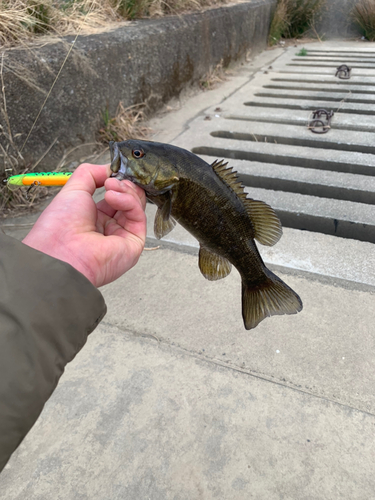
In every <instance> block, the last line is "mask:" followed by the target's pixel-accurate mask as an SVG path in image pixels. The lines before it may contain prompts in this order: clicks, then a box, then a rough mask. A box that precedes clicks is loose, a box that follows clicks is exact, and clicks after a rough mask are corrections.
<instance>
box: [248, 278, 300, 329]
mask: <svg viewBox="0 0 375 500" xmlns="http://www.w3.org/2000/svg"><path fill="white" fill-rule="evenodd" d="M266 275H267V278H266V280H265V281H264V283H262V284H261V285H257V286H255V287H254V286H251V285H250V284H249V285H246V283H244V282H243V281H242V317H243V320H244V323H245V328H246V330H251V329H252V328H255V327H256V326H257V325H258V324H259V323H260V322H261V321H262V320H263V319H265V318H267V317H268V316H273V315H276V314H296V313H298V312H299V311H301V310H302V301H301V299H300V298H299V296H298V295H297V294H296V293H295V292H294V291H293V290H292V289H291V288H289V287H288V285H286V284H285V283H284V282H283V281H282V280H281V279H280V278H278V277H277V276H276V275H275V274H273V273H272V272H271V271H269V270H268V269H267V270H266Z"/></svg>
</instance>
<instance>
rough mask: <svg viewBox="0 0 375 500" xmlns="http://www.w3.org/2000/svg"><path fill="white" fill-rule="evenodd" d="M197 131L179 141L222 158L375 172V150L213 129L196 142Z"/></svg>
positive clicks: (341, 170) (354, 171)
mask: <svg viewBox="0 0 375 500" xmlns="http://www.w3.org/2000/svg"><path fill="white" fill-rule="evenodd" d="M233 121H234V120H233ZM202 133H203V131H202ZM197 135H198V129H195V130H194V133H192V134H191V136H188V135H187V136H186V139H191V140H189V141H186V142H185V141H180V140H179V141H178V144H176V145H179V144H183V143H185V144H189V145H190V147H191V148H192V151H193V152H194V153H196V154H198V155H209V156H216V157H218V158H227V159H236V160H249V161H259V162H262V163H274V164H278V165H290V166H294V167H304V168H311V169H315V170H333V171H336V172H346V173H354V174H360V175H371V176H373V175H374V174H375V168H374V167H375V156H374V155H372V154H365V153H356V152H350V151H335V150H334V149H318V148H312V147H306V146H292V145H284V144H275V143H271V142H250V141H239V140H234V139H223V138H221V137H213V136H212V135H211V134H210V133H209V132H208V133H207V135H208V138H207V139H208V140H207V141H204V140H201V141H199V142H197V141H196V140H195V141H194V142H193V140H192V139H193V138H195V139H197ZM210 135H211V136H210ZM203 144H207V145H203ZM182 147H184V146H182Z"/></svg>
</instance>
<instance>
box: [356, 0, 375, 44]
mask: <svg viewBox="0 0 375 500" xmlns="http://www.w3.org/2000/svg"><path fill="white" fill-rule="evenodd" d="M352 16H353V18H354V21H355V22H356V24H357V25H358V27H359V29H360V30H361V32H362V33H363V35H364V36H365V37H366V38H367V40H370V42H373V41H375V2H374V0H360V1H359V2H357V3H356V5H355V6H354V7H353V10H352Z"/></svg>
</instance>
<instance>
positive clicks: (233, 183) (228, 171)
mask: <svg viewBox="0 0 375 500" xmlns="http://www.w3.org/2000/svg"><path fill="white" fill-rule="evenodd" d="M227 165H228V162H225V163H224V160H220V161H219V160H215V161H214V162H213V163H212V165H211V167H212V168H213V169H214V171H215V173H216V174H217V176H218V177H220V179H221V180H222V181H224V182H225V184H226V185H227V186H228V187H230V188H231V189H232V190H233V191H234V192H235V193H236V195H237V196H238V197H239V198H241V199H242V200H246V193H245V191H244V186H243V184H242V183H241V182H240V181H239V180H238V175H237V172H236V171H234V170H233V168H232V167H227Z"/></svg>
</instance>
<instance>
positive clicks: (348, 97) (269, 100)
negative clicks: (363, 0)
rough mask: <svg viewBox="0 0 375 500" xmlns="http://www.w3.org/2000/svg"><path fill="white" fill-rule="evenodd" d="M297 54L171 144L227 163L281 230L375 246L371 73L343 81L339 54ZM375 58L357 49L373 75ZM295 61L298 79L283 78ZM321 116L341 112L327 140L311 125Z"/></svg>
mask: <svg viewBox="0 0 375 500" xmlns="http://www.w3.org/2000/svg"><path fill="white" fill-rule="evenodd" d="M347 50H348V53H347V54H346V56H348V55H350V53H351V51H350V49H349V47H348V49H347ZM372 51H373V52H375V51H374V50H372ZM295 53H296V48H295V47H292V48H290V49H287V50H286V51H285V53H284V54H283V55H281V56H280V57H279V58H278V59H277V60H276V61H274V62H273V63H272V65H268V66H264V67H263V68H262V70H261V71H259V72H258V73H257V74H256V75H255V76H254V78H253V79H252V80H251V81H250V82H249V83H247V84H245V85H243V86H242V87H241V88H240V89H239V90H238V91H237V92H235V93H234V94H233V95H231V96H229V97H228V98H227V99H226V100H224V101H223V103H222V104H221V105H220V106H216V107H214V106H212V107H211V108H208V109H207V110H206V115H205V116H200V117H197V118H196V119H195V120H194V121H193V122H192V123H191V124H190V127H189V129H188V130H187V131H186V132H185V133H184V134H182V135H181V136H180V137H179V138H178V139H177V141H175V143H176V144H177V145H180V146H181V147H185V148H187V149H190V150H191V151H193V152H194V153H196V154H198V155H203V157H204V158H205V159H206V160H207V161H208V162H209V163H212V161H213V160H214V159H217V158H218V159H221V158H225V159H227V160H228V161H229V164H230V166H232V167H233V168H234V169H235V170H237V171H238V173H239V177H240V179H241V181H242V182H243V183H244V185H245V186H246V191H247V192H248V193H249V194H250V196H251V197H253V198H256V199H261V200H264V201H266V202H267V203H269V204H270V205H271V206H272V207H273V208H274V209H275V210H276V212H277V213H278V215H279V217H280V219H281V221H282V224H283V226H284V227H288V228H294V229H302V230H308V231H314V232H320V233H322V234H326V235H335V236H341V237H343V238H348V239H356V240H359V241H363V242H370V243H375V170H374V167H375V135H374V132H375V123H374V120H373V115H374V114H375V98H374V97H373V96H375V72H374V71H375V70H371V69H366V75H365V76H361V75H360V73H358V71H357V70H356V71H355V72H353V77H352V78H351V79H350V80H340V79H338V78H336V77H335V76H334V73H333V74H332V71H334V70H335V67H336V66H335V65H336V63H337V66H338V65H339V63H340V64H341V63H343V62H344V61H341V57H342V56H341V55H340V56H337V54H336V53H333V54H331V53H330V51H329V50H327V51H325V53H324V54H320V55H319V57H318V55H317V54H313V55H314V57H310V55H311V54H312V52H311V51H310V50H309V51H308V54H309V57H307V58H303V57H298V58H297V59H298V60H297V61H295V59H296V56H295ZM373 55H374V54H372V53H370V52H369V51H367V52H366V51H365V52H364V53H363V56H364V57H363V58H361V51H358V50H357V51H356V52H355V53H354V52H353V54H352V56H351V57H352V58H354V59H356V61H358V64H357V66H358V65H360V64H362V63H363V61H365V63H366V68H368V67H369V65H370V62H371V58H372V56H373ZM321 56H322V57H321ZM327 58H330V59H332V61H330V62H328V61H327ZM302 59H303V61H302ZM307 59H309V60H308V61H307ZM301 61H302V63H301ZM373 61H374V64H375V58H374V59H373ZM297 63H298V68H299V69H298V71H299V72H298V73H296V74H290V75H285V74H283V72H285V71H289V69H290V66H289V65H290V64H297ZM301 64H302V66H301ZM353 64H354V63H353ZM353 64H351V66H353ZM303 65H305V67H304V66H303ZM306 65H307V66H308V68H306ZM322 65H323V70H324V72H325V73H326V74H324V75H321V74H320V73H321V69H322ZM324 65H326V67H324ZM354 66H355V65H354ZM307 70H308V71H311V72H312V73H313V74H314V77H312V76H311V74H307V73H306V71H307ZM293 71H294V70H293ZM328 72H331V73H330V74H328ZM319 108H325V109H327V110H333V111H334V112H335V115H334V117H333V119H332V122H331V129H330V130H329V132H328V133H327V134H314V133H312V132H311V130H309V129H308V127H307V125H308V122H309V120H310V119H311V111H314V110H316V109H319Z"/></svg>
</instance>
